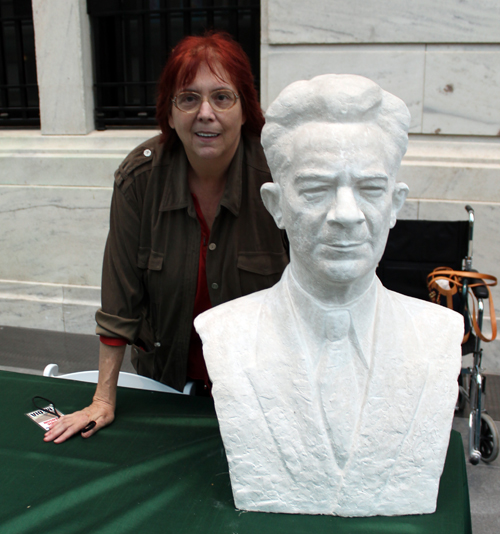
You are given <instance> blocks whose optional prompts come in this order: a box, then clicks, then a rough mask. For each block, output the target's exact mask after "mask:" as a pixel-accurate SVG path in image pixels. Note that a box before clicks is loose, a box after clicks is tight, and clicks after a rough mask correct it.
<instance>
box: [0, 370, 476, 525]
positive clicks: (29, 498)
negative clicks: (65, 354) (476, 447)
mask: <svg viewBox="0 0 500 534" xmlns="http://www.w3.org/2000/svg"><path fill="white" fill-rule="evenodd" d="M93 391H94V386H93V385H92V384H84V383H80V382H72V381H68V380H61V379H55V378H44V377H36V376H29V375H21V374H17V373H7V372H1V371H0V399H1V405H2V407H3V410H2V428H1V430H0V458H1V460H0V462H1V464H0V533H2V534H18V533H19V534H20V533H23V534H31V533H32V534H49V533H50V534H56V533H60V534H71V533H77V532H78V533H80V532H88V533H92V534H105V533H109V534H118V533H120V534H121V533H128V532H130V533H134V534H135V533H138V532H141V533H145V534H155V533H160V532H161V533H176V534H182V533H186V534H188V533H189V534H196V533H202V534H212V533H214V534H215V533H221V534H226V533H227V534H256V533H257V534H264V533H266V532H269V533H273V534H281V533H283V534H285V533H286V534H310V533H313V532H314V533H335V534H337V533H348V534H357V533H370V534H375V533H381V534H382V533H383V534H388V533H391V532H397V533H404V534H409V533H410V534H419V533H422V534H424V533H425V534H432V533H440V532H443V533H445V532H446V533H447V534H449V533H462V532H465V533H470V532H471V526H470V508H469V495H468V487H467V476H466V471H465V459H464V452H463V447H462V441H461V437H460V435H459V434H457V433H456V432H453V433H452V436H451V440H450V447H449V451H448V457H447V461H446V466H445V470H444V474H443V476H442V479H441V486H440V493H439V500H438V509H437V512H436V513H435V514H431V515H424V516H405V517H390V518H387V517H374V518H366V519H358V518H356V519H347V518H340V517H330V516H306V515H301V516H298V515H286V514H265V513H255V512H239V511H237V510H235V509H234V504H233V498H232V494H231V487H230V483H229V475H228V468H227V462H226V458H225V454H224V449H223V447H222V442H221V439H220V434H219V428H218V425H217V418H216V416H215V412H214V408H213V403H212V401H211V400H210V399H204V398H195V397H186V396H181V395H170V394H166V393H153V392H147V391H138V390H131V389H124V388H119V392H118V411H117V418H116V420H115V422H114V423H113V425H112V426H110V427H109V428H108V429H106V430H105V431H101V432H99V433H98V434H96V435H95V436H94V437H92V438H91V439H88V440H84V439H83V438H81V437H80V436H76V437H74V438H72V439H70V440H69V441H68V442H66V443H64V444H61V445H56V444H54V443H44V442H43V440H42V437H43V430H42V429H41V428H39V427H38V426H37V425H35V424H34V423H33V422H32V421H30V420H29V419H28V418H27V417H26V416H25V415H24V414H25V413H26V412H28V411H31V410H32V409H33V408H32V404H31V398H32V397H33V396H35V395H41V396H44V397H47V398H49V399H51V400H52V401H53V402H54V403H55V404H56V406H57V407H58V408H59V409H60V410H62V411H63V412H65V413H69V412H71V411H73V410H75V409H78V408H81V407H82V406H84V405H85V404H86V403H87V402H88V401H89V400H90V399H91V397H92V393H93Z"/></svg>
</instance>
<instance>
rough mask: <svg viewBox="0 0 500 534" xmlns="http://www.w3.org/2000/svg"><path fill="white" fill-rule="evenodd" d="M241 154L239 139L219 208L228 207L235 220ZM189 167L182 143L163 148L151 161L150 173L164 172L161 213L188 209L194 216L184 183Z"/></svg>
mask: <svg viewBox="0 0 500 534" xmlns="http://www.w3.org/2000/svg"><path fill="white" fill-rule="evenodd" d="M244 151H245V147H244V141H243V136H242V138H241V139H240V143H239V145H238V148H237V149H236V153H235V154H234V157H233V159H232V160H231V163H230V165H229V169H228V176H227V182H226V187H225V190H224V194H223V195H222V199H221V201H220V205H221V206H224V207H225V208H227V209H228V210H229V211H230V212H231V213H232V214H233V215H234V216H236V217H237V216H238V215H239V212H240V206H241V195H242V187H243V185H242V184H243V176H242V175H243V157H244ZM188 165H189V164H188V160H187V156H186V152H185V151H184V147H183V146H182V143H180V142H176V143H175V145H174V146H173V147H172V148H171V149H170V150H168V149H165V148H164V147H163V146H162V148H161V149H160V151H159V154H158V159H157V160H156V161H153V172H157V173H158V172H162V169H163V172H165V170H166V173H165V176H166V177H165V187H164V189H163V198H162V201H161V204H160V211H172V210H177V209H183V208H187V209H188V213H189V215H190V216H191V217H196V210H195V207H194V203H193V199H192V197H191V191H190V190H189V184H188V180H187V171H188Z"/></svg>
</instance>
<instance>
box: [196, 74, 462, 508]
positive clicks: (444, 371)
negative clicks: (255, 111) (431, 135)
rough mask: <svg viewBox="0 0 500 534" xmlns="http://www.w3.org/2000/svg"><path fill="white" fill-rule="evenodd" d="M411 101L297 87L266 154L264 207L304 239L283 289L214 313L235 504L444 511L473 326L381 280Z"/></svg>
mask: <svg viewBox="0 0 500 534" xmlns="http://www.w3.org/2000/svg"><path fill="white" fill-rule="evenodd" d="M409 121H410V115H409V112H408V109H407V108H406V106H405V104H404V103H403V102H402V101H401V100H399V99H398V98H396V97H395V96H393V95H391V94H389V93H387V92H385V91H383V90H382V89H381V88H380V87H379V86H378V85H377V84H375V83H374V82H372V81H370V80H368V79H366V78H363V77H360V76H351V75H341V76H339V75H324V76H318V77H316V78H313V79H312V80H310V81H301V82H296V83H293V84H292V85H290V86H288V87H287V88H286V89H284V90H283V91H282V92H281V94H280V95H279V96H278V98H277V99H276V100H275V101H274V102H273V104H272V105H271V106H270V108H269V110H268V112H267V114H266V125H265V127H264V130H263V133H262V144H263V146H264V150H265V152H266V156H267V159H268V162H269V166H270V168H271V171H272V174H273V177H274V179H275V183H268V184H265V185H264V186H263V187H262V192H261V193H262V199H263V201H264V204H265V205H266V207H267V209H268V210H269V212H270V213H271V214H272V215H273V217H274V219H275V221H276V224H277V225H278V226H279V227H280V228H283V229H286V231H287V234H288V237H289V240H290V265H289V266H288V267H287V269H286V270H285V272H284V274H283V277H282V279H281V281H280V282H279V283H278V284H276V285H275V286H274V287H272V288H271V289H269V290H265V291H260V292H258V293H254V294H253V295H249V296H247V297H243V298H241V299H237V300H234V301H232V302H229V303H226V304H223V305H221V306H218V307H216V308H214V309H212V310H209V311H207V312H205V313H203V314H202V315H200V316H199V317H198V318H197V319H196V321H195V327H196V329H197V331H198V332H199V334H200V336H201V339H202V341H203V351H204V355H205V360H206V363H207V367H208V372H209V375H210V378H211V380H212V382H213V396H214V400H215V406H216V410H217V416H218V419H219V423H220V429H221V433H222V438H223V441H224V446H225V449H226V454H227V458H228V462H229V468H230V476H231V484H232V489H233V495H234V500H235V505H236V507H237V508H239V509H242V510H254V511H267V512H285V513H309V514H332V515H341V516H371V515H406V514H421V513H431V512H434V511H435V508H436V500H437V493H438V487H439V480H440V476H441V473H442V469H443V465H444V460H445V456H446V451H447V447H448V440H449V434H450V429H451V423H452V419H453V413H454V406H455V401H456V397H457V376H458V373H459V371H460V365H461V345H460V344H461V340H462V335H463V319H462V317H461V316H460V315H459V314H456V313H455V312H452V311H450V310H448V309H445V308H443V307H440V306H436V305H434V304H430V303H426V302H423V301H419V300H416V299H412V298H410V297H406V296H403V295H400V294H397V293H394V292H392V291H389V290H387V289H385V288H384V287H383V286H382V285H381V283H380V282H379V280H378V279H377V277H376V275H375V269H376V266H377V263H378V261H379V260H380V258H381V256H382V254H383V251H384V247H385V243H386V240H387V235H388V232H389V229H390V228H391V227H392V226H394V224H395V223H396V215H397V212H398V211H399V209H400V208H401V206H402V205H403V203H404V201H405V198H406V195H407V191H408V188H407V186H406V185H405V184H403V183H397V182H396V174H397V171H398V169H399V166H400V163H401V159H402V157H403V155H404V153H405V151H406V147H407V142H408V140H407V130H408V125H409Z"/></svg>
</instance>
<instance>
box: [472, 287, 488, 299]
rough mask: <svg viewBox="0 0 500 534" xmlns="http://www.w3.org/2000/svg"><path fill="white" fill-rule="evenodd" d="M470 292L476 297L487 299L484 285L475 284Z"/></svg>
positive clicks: (486, 289)
mask: <svg viewBox="0 0 500 534" xmlns="http://www.w3.org/2000/svg"><path fill="white" fill-rule="evenodd" d="M472 292H473V293H474V295H476V297H477V298H478V299H487V298H488V296H489V295H488V288H487V287H486V286H485V285H484V286H477V287H473V288H472Z"/></svg>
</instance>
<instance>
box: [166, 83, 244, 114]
mask: <svg viewBox="0 0 500 534" xmlns="http://www.w3.org/2000/svg"><path fill="white" fill-rule="evenodd" d="M202 101H203V99H202V97H201V95H200V94H199V93H192V92H185V93H179V94H178V95H177V97H176V98H175V104H176V106H177V107H178V108H179V109H180V110H181V111H187V112H193V111H197V110H198V109H199V108H200V107H201V103H202ZM208 101H209V102H210V105H211V106H212V108H213V109H215V110H216V111H226V110H228V109H231V108H232V107H233V106H234V104H235V103H236V95H235V94H234V93H233V92H232V91H229V90H225V89H220V90H217V91H213V92H212V93H210V96H209V97H208Z"/></svg>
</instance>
